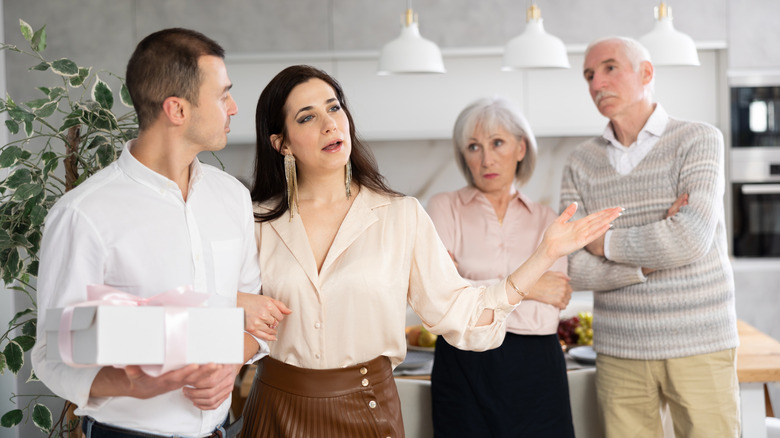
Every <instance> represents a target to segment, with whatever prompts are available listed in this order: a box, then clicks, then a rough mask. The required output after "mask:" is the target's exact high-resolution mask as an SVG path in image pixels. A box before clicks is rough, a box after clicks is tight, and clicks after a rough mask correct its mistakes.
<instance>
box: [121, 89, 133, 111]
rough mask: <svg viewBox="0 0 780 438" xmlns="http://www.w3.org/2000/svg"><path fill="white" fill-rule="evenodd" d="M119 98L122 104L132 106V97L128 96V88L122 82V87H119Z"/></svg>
mask: <svg viewBox="0 0 780 438" xmlns="http://www.w3.org/2000/svg"><path fill="white" fill-rule="evenodd" d="M119 100H120V101H121V102H122V105H124V106H126V107H128V108H133V98H132V97H130V90H129V89H128V88H127V85H125V84H124V83H122V87H121V88H119Z"/></svg>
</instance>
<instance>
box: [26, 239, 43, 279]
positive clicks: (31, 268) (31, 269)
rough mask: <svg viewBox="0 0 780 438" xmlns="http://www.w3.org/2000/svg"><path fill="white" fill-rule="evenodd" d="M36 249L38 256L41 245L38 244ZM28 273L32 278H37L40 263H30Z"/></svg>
mask: <svg viewBox="0 0 780 438" xmlns="http://www.w3.org/2000/svg"><path fill="white" fill-rule="evenodd" d="M35 247H36V248H37V249H36V250H35V251H34V252H35V253H36V254H37V253H38V249H40V245H39V244H38V243H36V244H35ZM27 272H28V273H29V274H30V275H32V276H35V277H37V276H38V261H37V260H34V261H32V262H30V264H29V265H27Z"/></svg>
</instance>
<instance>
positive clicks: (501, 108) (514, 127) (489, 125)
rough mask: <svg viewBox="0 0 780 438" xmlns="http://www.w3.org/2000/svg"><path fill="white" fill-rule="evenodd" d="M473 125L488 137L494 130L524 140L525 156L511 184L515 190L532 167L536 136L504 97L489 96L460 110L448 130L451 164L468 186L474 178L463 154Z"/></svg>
mask: <svg viewBox="0 0 780 438" xmlns="http://www.w3.org/2000/svg"><path fill="white" fill-rule="evenodd" d="M477 126H479V128H480V130H481V131H483V132H485V133H489V134H492V133H495V132H496V130H497V129H498V128H503V129H504V130H506V131H507V132H508V133H510V134H511V135H514V136H515V138H517V139H518V140H525V145H526V147H525V149H526V151H525V157H524V158H523V160H522V161H520V162H519V163H517V169H516V170H515V183H516V184H517V186H518V187H519V186H522V185H523V184H525V183H527V182H528V180H529V179H531V175H532V174H533V173H534V167H535V166H536V149H537V146H536V137H534V133H533V131H531V125H529V124H528V120H526V119H525V117H524V116H523V114H522V113H521V112H520V110H518V109H517V108H516V107H515V106H514V105H512V103H510V102H509V101H508V100H506V99H504V98H500V97H492V98H483V99H479V100H477V101H475V102H473V103H471V104H469V105H468V106H467V107H466V108H464V109H463V111H461V112H460V115H458V119H457V120H456V121H455V127H454V128H453V130H452V141H453V145H454V146H455V161H456V162H457V163H458V168H460V171H461V173H463V176H464V177H466V181H468V183H469V185H470V186H472V187H473V186H474V177H473V175H471V171H470V170H469V167H468V165H467V164H466V158H465V157H464V156H463V152H464V151H465V150H466V148H467V147H468V145H469V144H470V141H469V140H470V139H471V137H472V134H474V128H476V127H477Z"/></svg>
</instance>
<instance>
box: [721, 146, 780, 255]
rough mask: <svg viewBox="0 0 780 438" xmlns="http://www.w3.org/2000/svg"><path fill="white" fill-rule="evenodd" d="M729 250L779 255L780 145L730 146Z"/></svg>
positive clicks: (751, 253)
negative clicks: (733, 148) (756, 146)
mask: <svg viewBox="0 0 780 438" xmlns="http://www.w3.org/2000/svg"><path fill="white" fill-rule="evenodd" d="M731 158H732V161H731V221H732V222H731V225H732V239H733V242H732V251H733V253H734V256H735V257H780V147H762V148H750V149H740V150H732V154H731Z"/></svg>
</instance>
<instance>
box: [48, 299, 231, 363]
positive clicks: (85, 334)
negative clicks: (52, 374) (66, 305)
mask: <svg viewBox="0 0 780 438" xmlns="http://www.w3.org/2000/svg"><path fill="white" fill-rule="evenodd" d="M165 309H166V308H165V307H161V306H140V307H135V306H91V307H86V306H85V307H76V308H75V309H74V312H73V322H72V324H71V336H72V341H71V343H72V346H73V347H72V350H73V362H74V363H76V364H85V365H160V364H163V362H164V361H165V336H166V333H165V313H166V311H165ZM179 309H182V308H179ZM62 310H63V309H61V308H58V309H49V310H48V311H47V313H48V315H47V317H46V358H47V359H48V360H56V361H62V357H61V356H60V351H59V345H58V335H59V330H60V317H61V315H62ZM182 310H185V311H186V312H187V318H188V320H187V333H186V334H179V335H178V336H179V337H180V339H186V342H187V348H186V351H187V353H186V363H188V364H204V363H210V362H213V363H224V364H238V363H243V362H244V309H242V308H231V307H189V308H184V309H182Z"/></svg>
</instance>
